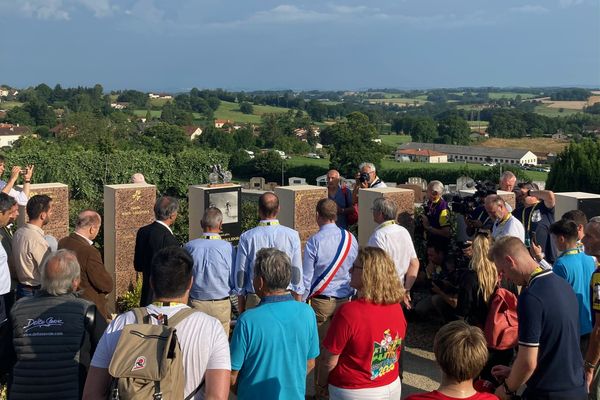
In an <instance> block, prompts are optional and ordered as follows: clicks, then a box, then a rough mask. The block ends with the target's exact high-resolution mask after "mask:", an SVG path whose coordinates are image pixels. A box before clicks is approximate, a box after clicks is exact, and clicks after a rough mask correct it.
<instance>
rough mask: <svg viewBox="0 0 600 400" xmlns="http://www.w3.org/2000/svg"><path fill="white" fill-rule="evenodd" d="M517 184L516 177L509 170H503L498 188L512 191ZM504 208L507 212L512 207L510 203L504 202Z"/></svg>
mask: <svg viewBox="0 0 600 400" xmlns="http://www.w3.org/2000/svg"><path fill="white" fill-rule="evenodd" d="M516 184H517V177H516V176H515V174H513V173H512V172H511V171H504V173H502V175H501V176H500V190H504V191H505V192H512V191H514V190H515V186H516ZM506 209H507V210H508V211H509V212H512V207H511V205H510V204H508V203H507V204H506Z"/></svg>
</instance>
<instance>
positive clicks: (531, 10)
mask: <svg viewBox="0 0 600 400" xmlns="http://www.w3.org/2000/svg"><path fill="white" fill-rule="evenodd" d="M509 11H511V12H516V13H523V14H545V13H547V12H548V11H549V10H548V9H547V8H546V7H542V6H540V5H533V4H525V5H524V6H520V7H512V8H510V9H509Z"/></svg>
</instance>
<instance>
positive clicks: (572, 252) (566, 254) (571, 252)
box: [558, 247, 581, 258]
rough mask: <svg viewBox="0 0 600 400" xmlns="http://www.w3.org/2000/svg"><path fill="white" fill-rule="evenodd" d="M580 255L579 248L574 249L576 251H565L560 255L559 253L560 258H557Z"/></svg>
mask: <svg viewBox="0 0 600 400" xmlns="http://www.w3.org/2000/svg"><path fill="white" fill-rule="evenodd" d="M579 253H581V248H580V247H579V248H576V249H569V250H565V251H563V252H562V253H560V256H558V258H560V257H564V256H572V255H574V254H579Z"/></svg>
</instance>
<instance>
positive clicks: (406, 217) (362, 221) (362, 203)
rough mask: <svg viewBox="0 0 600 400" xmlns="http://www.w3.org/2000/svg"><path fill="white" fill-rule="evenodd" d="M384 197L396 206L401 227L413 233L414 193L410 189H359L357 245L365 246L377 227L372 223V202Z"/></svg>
mask: <svg viewBox="0 0 600 400" xmlns="http://www.w3.org/2000/svg"><path fill="white" fill-rule="evenodd" d="M380 197H385V198H389V199H392V200H394V201H395V202H396V204H397V205H398V219H399V222H400V224H401V225H402V226H404V227H405V228H406V229H408V230H409V232H412V231H413V228H414V227H413V226H412V224H414V222H413V221H412V216H413V215H414V212H415V205H414V203H415V192H414V191H413V190H411V189H400V188H391V187H388V188H378V189H360V190H359V191H358V244H359V245H360V246H366V245H367V242H368V241H369V237H371V234H372V233H373V231H374V230H375V228H376V227H377V224H376V223H375V221H373V211H372V210H371V208H372V207H373V201H375V199H377V198H380Z"/></svg>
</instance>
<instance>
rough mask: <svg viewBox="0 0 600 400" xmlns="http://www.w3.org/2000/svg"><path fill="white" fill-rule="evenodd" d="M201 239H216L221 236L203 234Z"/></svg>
mask: <svg viewBox="0 0 600 400" xmlns="http://www.w3.org/2000/svg"><path fill="white" fill-rule="evenodd" d="M202 239H207V240H218V239H221V236H220V235H203V236H202Z"/></svg>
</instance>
